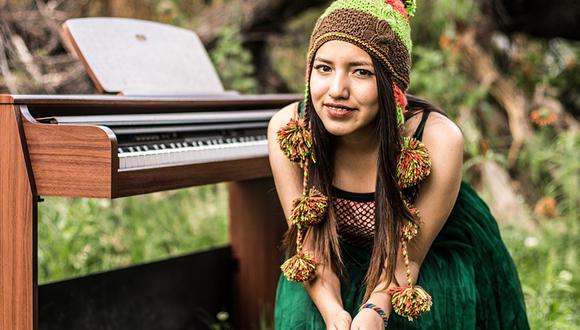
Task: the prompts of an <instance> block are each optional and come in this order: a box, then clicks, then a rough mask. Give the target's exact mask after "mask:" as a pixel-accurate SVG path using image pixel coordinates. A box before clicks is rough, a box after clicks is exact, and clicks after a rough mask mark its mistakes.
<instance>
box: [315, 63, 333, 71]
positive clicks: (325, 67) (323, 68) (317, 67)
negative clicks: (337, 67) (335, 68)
mask: <svg viewBox="0 0 580 330" xmlns="http://www.w3.org/2000/svg"><path fill="white" fill-rule="evenodd" d="M314 69H315V70H316V71H318V72H321V73H322V72H330V67H329V66H328V65H324V64H319V65H315V66H314Z"/></svg>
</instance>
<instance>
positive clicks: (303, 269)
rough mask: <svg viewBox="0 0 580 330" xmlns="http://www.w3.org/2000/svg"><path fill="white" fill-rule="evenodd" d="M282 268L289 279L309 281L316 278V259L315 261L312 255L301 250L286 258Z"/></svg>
mask: <svg viewBox="0 0 580 330" xmlns="http://www.w3.org/2000/svg"><path fill="white" fill-rule="evenodd" d="M280 269H282V272H283V273H284V276H286V278H287V279H288V281H291V282H308V281H311V280H312V279H314V276H315V272H316V261H314V258H313V257H312V256H310V255H308V254H305V253H303V252H299V253H297V254H296V255H294V256H293V257H292V258H290V259H288V260H286V261H285V262H284V263H283V264H282V266H281V267H280Z"/></svg>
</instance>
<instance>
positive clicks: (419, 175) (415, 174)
mask: <svg viewBox="0 0 580 330" xmlns="http://www.w3.org/2000/svg"><path fill="white" fill-rule="evenodd" d="M429 174H431V158H429V151H428V150H427V147H426V146H425V145H424V144H423V142H421V141H419V140H417V139H415V138H411V137H404V138H403V147H402V148H401V153H400V154H399V158H398V160H397V178H398V183H399V187H401V188H408V187H411V186H414V185H415V184H417V183H419V182H420V181H422V180H424V179H425V178H426V177H427V176H428V175H429Z"/></svg>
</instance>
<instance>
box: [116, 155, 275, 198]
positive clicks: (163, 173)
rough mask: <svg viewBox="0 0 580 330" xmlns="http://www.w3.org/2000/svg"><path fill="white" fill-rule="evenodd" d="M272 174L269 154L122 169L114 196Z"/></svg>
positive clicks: (248, 178) (255, 177)
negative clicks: (168, 165) (219, 160)
mask: <svg viewBox="0 0 580 330" xmlns="http://www.w3.org/2000/svg"><path fill="white" fill-rule="evenodd" d="M270 176H272V172H271V170H270V163H269V162H268V158H267V157H261V158H253V159H242V160H235V161H223V162H215V163H205V164H195V165H182V166H171V167H158V168H150V169H139V170H126V171H119V173H118V175H117V190H116V191H114V192H113V197H125V196H132V195H139V194H146V193H150V192H155V191H162V190H170V189H178V188H185V187H192V186H200V185H205V184H212V183H218V182H228V181H239V180H250V179H257V178H265V177H270Z"/></svg>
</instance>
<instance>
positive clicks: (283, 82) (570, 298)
mask: <svg viewBox="0 0 580 330" xmlns="http://www.w3.org/2000/svg"><path fill="white" fill-rule="evenodd" d="M328 3H329V1H321V0H292V1H289V0H284V1H283V0H139V1H138V0H93V1H89V0H76V1H72V0H49V1H46V0H0V93H12V94H94V93H96V90H95V88H94V86H93V84H92V82H91V81H90V78H89V77H88V75H87V74H86V72H85V70H84V68H83V66H82V65H81V63H80V62H79V61H78V59H77V58H76V57H75V56H74V55H73V54H72V53H71V52H70V51H69V49H70V48H69V47H68V45H67V44H66V42H65V38H64V37H63V35H62V30H61V24H62V23H63V22H64V21H65V20H66V19H68V18H75V17H86V16H116V17H132V18H139V19H146V20H153V21H159V22H163V23H168V24H173V25H177V26H181V27H184V28H187V29H191V30H193V31H195V32H197V33H198V35H199V36H200V37H201V39H202V41H203V42H204V44H205V46H206V48H207V50H208V52H209V53H210V56H211V58H212V61H213V62H214V65H215V67H216V69H217V71H218V73H219V74H220V76H221V79H222V81H223V83H224V85H225V86H226V88H227V89H233V90H237V91H240V92H242V93H286V92H297V93H301V92H302V91H303V88H304V65H305V54H306V49H307V47H308V41H309V37H310V31H311V30H312V27H313V26H314V22H315V20H316V18H317V17H318V15H320V13H321V12H322V10H323V9H324V7H325V5H327V4H328ZM578 17H580V2H579V1H577V0H561V1H547V0H531V1H510V0H430V1H427V0H419V1H418V11H417V13H416V15H415V17H414V19H413V22H412V27H413V41H414V48H413V71H412V77H411V88H410V90H409V92H410V93H411V94H415V95H417V96H420V97H422V98H425V99H427V100H429V101H431V102H432V103H434V104H436V105H438V106H439V107H441V108H442V109H444V110H445V111H446V112H447V113H448V114H449V115H450V116H451V117H452V118H453V119H454V120H455V121H456V122H457V123H458V124H459V126H460V127H461V128H462V130H463V133H464V136H465V142H466V143H465V163H464V168H463V170H464V179H465V180H466V181H468V182H470V183H471V184H472V185H474V186H475V187H476V188H477V190H478V191H479V192H480V194H481V195H482V196H483V197H484V199H485V200H486V201H487V202H488V204H489V205H490V207H491V208H492V210H493V212H494V214H495V216H496V219H497V221H498V224H499V225H500V228H501V230H502V236H503V238H504V241H505V242H506V244H507V245H508V248H509V249H510V251H511V254H512V256H513V258H514V260H515V262H516V265H517V267H518V270H519V274H520V278H521V281H522V286H523V289H524V294H525V298H526V304H527V309H528V316H529V319H530V322H531V326H532V328H533V329H579V328H580V312H579V310H578V306H580V266H579V265H578V253H579V248H580V236H579V235H578V234H579V227H580V224H579V217H578V206H579V204H580V198H579V195H578V187H579V183H580V182H579V175H578V174H579V169H580V156H579V155H580V154H579V152H578V151H579V150H580V136H579V133H578V132H579V125H578V117H579V116H580V93H579V90H580V63H579V56H580V42H579V40H580V20H578V19H577V18H578ZM227 218H228V214H227V191H226V187H225V186H224V185H213V186H204V187H197V188H192V189H184V190H178V191H170V192H163V193H155V194H150V195H145V196H137V197H131V198H123V199H117V200H99V199H65V198H46V199H45V201H44V202H43V203H41V204H40V206H39V225H38V238H39V244H38V262H39V265H38V276H39V282H40V283H48V282H53V281H58V280H61V279H65V278H70V277H75V276H81V275H84V274H88V273H94V272H99V271H104V270H109V269H114V268H119V267H124V266H128V265H132V264H138V263H143V262H147V261H152V260H159V259H162V258H165V257H168V256H176V255H180V254H184V253H189V252H192V251H200V250H204V249H208V248H211V247H215V246H223V245H226V244H228V231H227V228H228V224H227V221H228V220H227ZM265 320H268V317H265ZM222 321H223V320H222ZM215 322H216V324H218V326H219V323H220V322H221V321H219V320H216V321H215ZM210 323H211V322H210ZM264 328H268V322H267V321H265V322H264Z"/></svg>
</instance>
